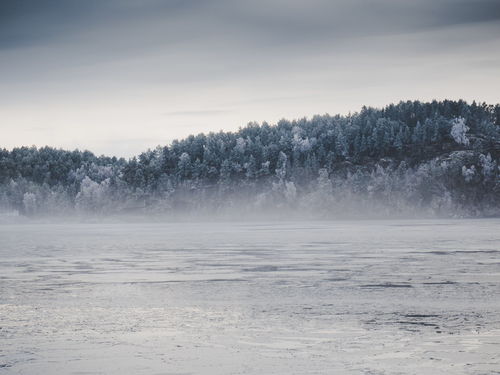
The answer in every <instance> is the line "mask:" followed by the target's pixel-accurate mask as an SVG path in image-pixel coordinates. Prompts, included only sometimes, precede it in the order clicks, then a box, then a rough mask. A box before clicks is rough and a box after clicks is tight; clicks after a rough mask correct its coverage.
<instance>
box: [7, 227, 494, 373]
mask: <svg viewBox="0 0 500 375" xmlns="http://www.w3.org/2000/svg"><path fill="white" fill-rule="evenodd" d="M499 353H500V220H498V219H484V220H432V221H378V222H376V221H364V222H363V221H361V222H293V223H280V224H276V223H268V224H266V223H263V224H256V223H212V224H201V223H196V224H193V223H178V224H67V225H55V224H52V225H48V224H47V225H44V224H36V225H35V224H34V225H2V226H0V373H1V374H120V375H121V374H148V375H150V374H152V375H154V374H164V375H167V374H170V375H174V374H177V375H180V374H259V375H263V374H327V373H328V374H376V375H378V374H492V373H497V374H498V373H500V354H499Z"/></svg>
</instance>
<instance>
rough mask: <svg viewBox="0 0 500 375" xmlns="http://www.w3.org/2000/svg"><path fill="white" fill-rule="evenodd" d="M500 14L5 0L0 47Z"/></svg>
mask: <svg viewBox="0 0 500 375" xmlns="http://www.w3.org/2000/svg"><path fill="white" fill-rule="evenodd" d="M499 20H500V2H499V1H498V0H476V1H467V0H433V1H431V0H419V1H401V0H377V1H365V0H336V1H331V0H309V1H297V0H265V1H264V0H254V1H234V0H204V1H203V0H175V1H174V0H170V1H168V0H167V1H159V0H144V1H141V2H136V1H119V0H101V1H99V0H86V1H79V0H45V1H39V0H5V1H2V2H0V47H2V48H13V47H16V46H29V45H38V44H43V43H50V42H54V41H58V40H61V39H62V40H71V37H73V36H76V35H78V34H80V33H85V32H88V31H89V30H92V29H94V28H97V29H102V30H101V35H100V37H101V38H102V39H103V40H106V38H107V35H110V36H111V37H112V38H111V39H112V41H115V42H116V37H117V36H116V35H115V34H114V32H113V30H114V28H116V29H118V30H120V32H121V36H122V37H123V38H129V39H130V42H131V43H132V44H142V43H144V42H146V44H147V39H148V38H147V37H148V36H149V37H150V38H151V39H153V41H156V42H161V41H165V40H167V41H170V42H175V41H178V40H180V41H182V40H184V39H186V38H195V39H201V40H208V41H210V39H211V38H214V37H224V38H225V37H227V34H228V33H229V34H230V36H231V37H233V38H236V39H238V40H240V41H241V42H243V43H251V42H260V43H270V44H275V43H279V44H281V43H299V42H307V41H314V40H317V39H318V38H319V39H325V38H352V37H360V36H367V35H379V34H393V33H398V34H399V33H409V32H416V31H424V30H427V29H432V28H439V27H447V26H452V25H458V24H468V23H476V22H491V21H499ZM137 33H138V34H140V38H135V37H134V36H135V35H137Z"/></svg>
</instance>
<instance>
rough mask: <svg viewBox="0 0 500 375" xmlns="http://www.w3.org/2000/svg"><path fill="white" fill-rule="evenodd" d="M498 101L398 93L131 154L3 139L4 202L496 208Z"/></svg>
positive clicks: (211, 209)
mask: <svg viewBox="0 0 500 375" xmlns="http://www.w3.org/2000/svg"><path fill="white" fill-rule="evenodd" d="M499 161H500V105H496V106H491V105H486V104H481V105H479V104H476V103H472V104H467V103H466V102H464V101H442V102H438V101H433V102H429V103H421V102H418V101H408V102H400V103H399V104H395V105H389V106H387V107H385V108H383V109H374V108H366V107H363V108H362V110H361V111H360V112H359V113H354V114H350V115H347V116H340V115H337V116H330V115H323V116H314V117H313V118H312V119H306V118H303V119H300V120H294V121H288V120H281V121H279V122H278V123H277V124H276V125H269V124H267V123H262V124H256V123H250V124H248V125H247V126H246V127H244V128H241V129H240V130H239V131H237V132H219V133H209V134H198V135H196V136H193V135H192V136H189V137H187V138H185V139H182V140H176V141H173V142H172V144H170V145H168V146H158V147H157V148H156V149H155V150H148V151H146V152H144V153H142V154H140V155H139V156H138V157H134V158H132V159H130V160H128V161H127V160H125V159H117V158H109V157H104V156H101V157H96V156H95V155H93V154H92V153H90V152H88V151H84V152H81V151H72V152H70V151H63V150H58V149H53V148H50V147H43V148H40V149H37V148H35V147H31V148H28V147H21V148H15V149H13V150H12V151H8V150H5V149H3V150H1V149H0V211H1V210H3V211H9V210H17V211H18V212H20V213H22V214H24V215H41V214H64V213H73V212H78V213H82V214H118V213H131V212H132V213H133V212H141V213H169V212H170V213H171V212H181V211H182V212H192V213H197V212H200V213H201V212H202V213H216V212H224V211H225V210H230V209H231V208H235V209H236V208H237V209H238V210H239V212H241V213H249V214H250V213H256V212H262V211H266V210H282V211H286V212H300V213H304V214H306V213H307V214H311V215H315V216H320V217H342V216H357V215H359V216H362V215H369V214H371V213H372V214H377V215H381V214H387V215H393V214H401V215H406V214H420V213H425V214H432V215H456V216H471V215H472V216H481V215H498V214H500V169H499Z"/></svg>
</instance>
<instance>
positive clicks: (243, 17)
mask: <svg viewBox="0 0 500 375" xmlns="http://www.w3.org/2000/svg"><path fill="white" fill-rule="evenodd" d="M434 98H436V99H444V98H450V99H459V98H463V99H466V100H468V101H472V100H477V101H486V102H488V103H499V102H500V0H468V1H463V0H418V1H415V0H411V1H410V0H408V1H406V0H372V1H370V0H304V1H298V0H251V1H249V0H244V1H239V0H165V1H160V0H140V1H139V0H137V1H132V0H84V1H82V0H75V1H73V0H1V1H0V147H6V148H12V147H15V146H20V145H37V146H43V145H50V146H55V147H62V148H66V149H74V148H80V149H89V150H91V151H93V152H96V153H98V154H101V153H105V154H108V155H117V156H126V157H129V156H132V155H135V154H138V153H139V152H141V151H144V150H146V149H147V148H153V147H155V146H156V145H158V144H165V143H168V142H170V141H172V140H173V139H175V138H182V137H184V136H186V135H189V134H193V133H199V132H209V131H219V130H221V129H223V130H236V129H238V127H240V126H244V125H245V124H246V123H248V122H250V121H259V122H261V121H268V122H270V123H274V122H276V121H277V120H279V119H280V118H288V119H293V118H299V117H304V116H308V117H310V116H311V115H314V114H324V113H330V114H336V113H347V112H349V111H352V112H355V111H358V110H359V109H360V107H361V106H362V105H371V106H383V105H386V104H388V103H391V102H397V101H399V100H407V99H412V100H413V99H420V100H432V99H434Z"/></svg>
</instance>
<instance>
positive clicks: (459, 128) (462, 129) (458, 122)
mask: <svg viewBox="0 0 500 375" xmlns="http://www.w3.org/2000/svg"><path fill="white" fill-rule="evenodd" d="M468 131H469V127H468V126H467V125H465V119H464V118H463V117H459V118H456V119H453V121H452V126H451V133H450V134H451V136H452V137H453V139H454V140H455V142H457V143H458V144H462V145H465V146H468V145H469V138H467V135H466V133H467V132H468Z"/></svg>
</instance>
